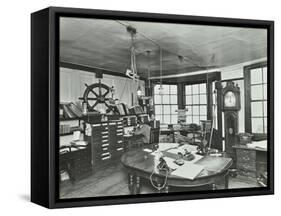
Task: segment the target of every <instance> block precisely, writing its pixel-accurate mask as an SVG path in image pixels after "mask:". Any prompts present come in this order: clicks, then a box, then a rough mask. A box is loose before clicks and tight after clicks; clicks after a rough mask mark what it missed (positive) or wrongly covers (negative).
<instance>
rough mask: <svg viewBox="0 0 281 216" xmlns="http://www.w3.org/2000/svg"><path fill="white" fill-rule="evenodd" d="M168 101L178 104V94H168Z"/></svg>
mask: <svg viewBox="0 0 281 216" xmlns="http://www.w3.org/2000/svg"><path fill="white" fill-rule="evenodd" d="M170 103H171V104H178V95H170Z"/></svg>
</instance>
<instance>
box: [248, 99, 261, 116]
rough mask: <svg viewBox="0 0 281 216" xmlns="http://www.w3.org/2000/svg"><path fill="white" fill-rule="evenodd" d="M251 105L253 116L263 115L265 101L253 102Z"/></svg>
mask: <svg viewBox="0 0 281 216" xmlns="http://www.w3.org/2000/svg"><path fill="white" fill-rule="evenodd" d="M251 107H252V109H251V110H252V116H253V117H262V114H263V113H262V108H263V102H252V103H251Z"/></svg>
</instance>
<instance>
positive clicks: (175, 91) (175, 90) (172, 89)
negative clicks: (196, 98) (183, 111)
mask: <svg viewBox="0 0 281 216" xmlns="http://www.w3.org/2000/svg"><path fill="white" fill-rule="evenodd" d="M170 94H178V86H177V85H170Z"/></svg>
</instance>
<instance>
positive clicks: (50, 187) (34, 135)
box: [31, 7, 274, 208]
mask: <svg viewBox="0 0 281 216" xmlns="http://www.w3.org/2000/svg"><path fill="white" fill-rule="evenodd" d="M60 16H64V17H84V18H103V19H119V20H124V19H126V20H137V21H151V22H153V21H154V22H168V23H182V24H201V25H217V26H233V27H251V28H266V29H267V32H268V41H267V45H268V46H267V47H268V50H267V57H268V60H267V61H268V63H267V65H268V83H269V85H268V86H269V91H268V98H269V99H268V102H269V103H268V106H269V109H268V117H269V118H268V121H269V122H268V125H269V130H268V143H269V145H268V178H269V181H268V186H267V187H265V188H252V189H250V188H248V189H229V190H219V191H207V192H206V191H201V192H191V193H188V194H187V193H169V194H147V195H137V196H136V195H126V196H118V197H96V198H75V199H63V200H60V199H59V198H58V173H59V172H58V154H56V152H58V145H56V143H57V142H58V131H59V128H58V121H59V113H58V112H56V110H58V106H59V91H58V89H59V39H58V34H59V22H58V19H59V17H60ZM273 193H274V22H273V21H264V20H248V19H230V18H217V17H216V18H215V17H202V16H186V15H170V14H169V15H168V14H155V13H139V12H125V11H109V10H93V9H77V8H62V7H49V8H46V9H43V10H40V11H37V12H34V13H33V14H32V15H31V201H32V202H34V203H37V204H39V205H42V206H45V207H47V208H63V207H78V206H93V205H112V204H125V203H144V202H159V201H173V200H192V199H206V198H221V197H237V196H252V195H267V194H273Z"/></svg>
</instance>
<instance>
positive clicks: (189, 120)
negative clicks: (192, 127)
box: [186, 115, 192, 124]
mask: <svg viewBox="0 0 281 216" xmlns="http://www.w3.org/2000/svg"><path fill="white" fill-rule="evenodd" d="M186 123H187V124H190V123H192V116H191V115H187V116H186Z"/></svg>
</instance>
